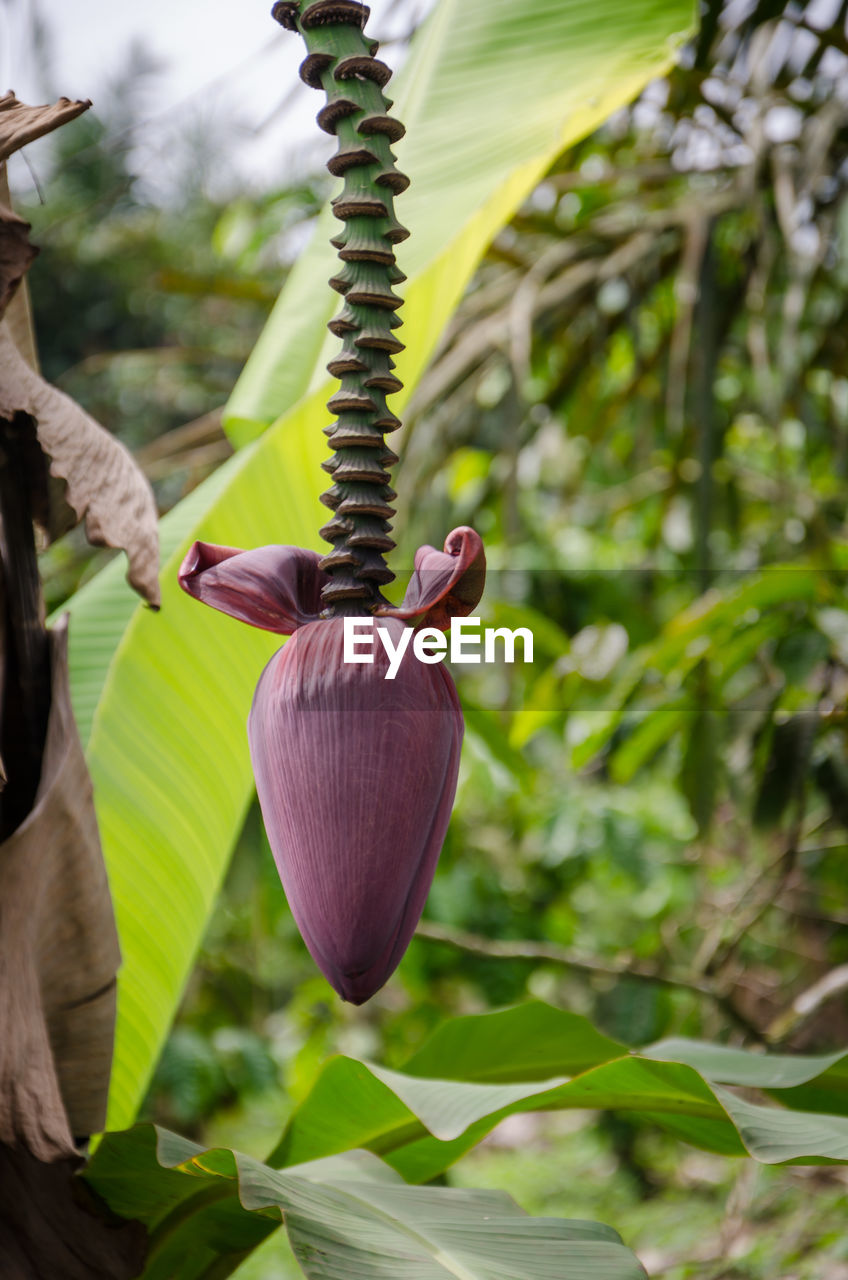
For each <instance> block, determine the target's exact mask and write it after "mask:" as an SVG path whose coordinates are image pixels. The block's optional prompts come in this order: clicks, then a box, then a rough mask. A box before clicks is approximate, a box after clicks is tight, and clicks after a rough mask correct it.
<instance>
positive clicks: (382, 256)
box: [273, 0, 409, 617]
mask: <svg viewBox="0 0 848 1280" xmlns="http://www.w3.org/2000/svg"><path fill="white" fill-rule="evenodd" d="M368 14H369V9H368V6H367V5H364V4H359V3H356V0H313V3H307V4H302V3H300V0H280V2H279V3H278V4H276V5H275V6H274V9H273V16H274V18H276V20H277V21H278V22H279V23H281V25H282V26H284V27H286V28H288V29H289V30H291V31H299V32H300V34H301V35H302V36H303V39H304V41H305V43H306V47H307V50H308V53H307V57H306V59H305V61H304V62H303V63H302V64H301V68H300V75H301V78H302V79H303V80H304V81H305V82H306V84H308V85H310V86H311V87H312V88H315V89H323V90H324V92H325V93H326V95H327V102H326V105H325V106H324V107H322V109H321V111H320V112H319V114H318V124H319V125H320V126H321V128H322V129H324V130H325V131H326V132H327V133H331V134H333V135H334V136H335V137H336V138H337V139H338V143H339V146H338V150H337V151H336V154H335V155H334V156H333V157H332V159H331V160H330V161H329V162H328V165H327V168H328V169H329V170H330V172H331V173H332V174H333V175H334V176H336V177H341V178H343V179H344V189H343V191H342V193H341V195H339V196H338V197H337V198H336V199H335V200H334V201H333V212H334V213H335V215H336V217H337V218H338V219H339V220H340V221H341V222H343V223H344V228H343V230H342V231H341V233H340V234H339V235H338V236H336V237H335V238H334V239H333V240H332V242H331V243H332V244H333V245H334V246H335V248H337V249H338V252H339V258H340V259H341V261H342V263H343V266H342V269H341V270H340V271H339V272H338V274H337V275H335V276H334V277H333V278H332V280H331V281H330V284H331V286H332V287H333V288H334V289H335V290H336V291H337V292H338V293H340V294H342V296H343V298H344V306H343V308H342V310H341V312H340V313H339V314H338V315H337V316H336V317H335V318H334V319H333V320H332V321H331V322H330V325H329V328H330V330H331V332H332V333H334V334H336V335H337V336H338V337H339V338H341V339H342V349H341V351H340V352H339V354H338V355H337V356H336V357H335V359H333V360H331V361H330V363H329V365H328V366H327V367H328V369H329V371H330V373H331V374H332V375H333V376H334V377H336V378H339V379H340V380H341V388H340V390H339V391H337V392H336V393H335V395H334V396H332V398H331V399H330V400H329V401H328V402H327V408H328V409H329V410H330V412H331V413H332V414H333V415H334V416H335V417H336V421H335V422H333V423H332V424H331V426H329V427H327V428H325V430H326V434H327V435H328V436H329V440H330V445H331V446H332V448H333V452H334V456H333V457H332V458H330V459H328V460H327V461H326V462H325V463H324V464H323V466H324V470H325V471H328V472H329V473H330V475H331V476H332V478H333V486H332V488H331V489H329V490H328V491H327V492H326V493H325V494H323V495H322V498H321V501H322V502H323V503H324V504H325V505H326V506H328V507H329V508H330V509H331V510H332V511H333V513H334V514H333V518H332V520H330V522H329V523H328V524H325V525H324V527H323V528H322V529H321V536H322V538H324V539H325V540H326V541H327V542H330V543H331V544H332V548H333V549H332V551H330V552H329V553H328V554H327V555H326V556H324V557H323V559H322V560H321V568H322V569H323V570H325V571H326V572H327V573H328V574H329V575H330V580H329V582H328V583H327V585H326V586H325V587H324V590H323V594H322V600H323V603H324V606H325V616H329V617H332V616H343V615H348V616H350V615H364V614H369V613H371V612H372V611H373V610H374V608H375V607H377V606H379V605H381V604H383V603H385V602H384V600H383V597H382V594H381V592H380V587H381V586H383V585H385V584H386V583H387V582H391V580H392V579H393V578H394V574H393V573H392V571H391V570H390V569H389V568H388V567H387V565H386V562H385V559H384V555H385V552H387V551H390V550H391V549H392V547H394V545H395V544H394V542H393V540H392V539H391V537H390V536H389V531H390V529H391V525H390V523H389V521H390V519H391V517H392V516H393V515H394V514H395V513H394V509H393V508H392V506H391V505H390V504H391V502H392V500H393V499H394V498H395V497H396V494H395V493H394V490H393V489H392V488H391V487H390V483H389V482H390V479H391V477H390V475H389V471H388V468H389V467H391V466H392V465H393V464H394V463H395V462H397V457H396V455H395V454H394V453H393V452H392V450H391V449H390V448H389V447H388V445H387V444H386V441H385V436H386V435H387V434H388V433H389V432H390V431H395V430H396V429H397V428H398V427H399V426H400V420H399V419H398V418H397V417H396V416H395V415H394V414H393V413H392V412H391V410H390V409H389V407H388V404H387V400H386V397H387V396H389V395H391V394H392V392H394V391H398V390H399V389H400V387H401V385H402V384H401V382H400V380H399V378H397V377H396V376H395V374H394V372H393V370H394V361H393V359H392V356H393V355H396V354H397V352H399V351H402V350H403V343H402V342H401V341H400V340H399V339H398V337H397V334H396V330H397V329H398V328H399V326H400V324H401V321H400V318H399V316H398V315H397V310H398V308H399V307H400V305H401V301H402V300H401V299H400V298H399V297H398V296H397V294H396V293H395V292H394V291H393V288H392V286H393V285H396V284H399V283H400V282H401V281H402V280H404V279H405V278H406V277H405V276H404V274H403V272H402V271H400V269H399V268H398V266H397V264H396V262H395V254H394V246H395V245H396V244H398V243H399V242H400V241H402V240H405V239H406V238H407V236H408V235H409V232H408V231H407V230H406V228H405V227H403V226H401V224H400V223H399V222H398V221H397V219H396V217H395V213H394V197H395V196H396V195H398V194H400V192H402V191H405V190H406V188H407V187H408V186H409V179H408V178H407V177H405V176H404V174H402V173H399V172H398V170H397V168H396V167H395V157H394V155H393V154H392V151H391V144H392V143H393V142H396V141H397V140H398V139H399V138H402V137H403V134H404V128H403V125H402V124H401V123H400V121H398V120H395V119H393V118H392V117H391V116H390V115H389V114H388V112H389V108H390V107H391V105H392V104H391V102H390V101H389V100H388V99H387V98H385V96H384V95H383V87H384V85H385V84H386V82H387V81H388V79H389V77H390V76H391V71H390V70H389V68H388V67H387V66H386V64H385V63H384V62H381V61H380V60H379V59H378V58H376V57H375V54H376V52H377V47H378V46H377V43H376V41H373V40H369V39H368V38H367V37H366V36H365V34H364V32H363V28H364V26H365V22H366V20H367V18H368Z"/></svg>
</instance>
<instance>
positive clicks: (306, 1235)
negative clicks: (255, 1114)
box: [85, 1125, 645, 1280]
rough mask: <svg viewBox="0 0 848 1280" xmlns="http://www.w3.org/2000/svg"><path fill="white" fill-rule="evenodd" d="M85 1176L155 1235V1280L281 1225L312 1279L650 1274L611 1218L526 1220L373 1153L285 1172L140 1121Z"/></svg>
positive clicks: (203, 1264)
mask: <svg viewBox="0 0 848 1280" xmlns="http://www.w3.org/2000/svg"><path fill="white" fill-rule="evenodd" d="M85 1176H86V1179H87V1181H88V1182H89V1183H90V1184H91V1185H92V1186H93V1187H94V1188H95V1190H96V1191H97V1192H98V1193H99V1194H100V1195H101V1196H102V1197H103V1198H104V1199H105V1201H106V1203H107V1204H108V1205H109V1206H110V1207H111V1208H112V1209H113V1210H114V1211H115V1212H116V1213H119V1214H121V1215H122V1216H124V1217H139V1218H140V1219H141V1220H142V1221H143V1222H144V1223H145V1225H146V1226H147V1227H148V1231H149V1232H150V1252H149V1255H148V1260H147V1265H146V1267H145V1270H144V1280H166V1278H170V1277H172V1276H174V1275H175V1274H178V1275H179V1276H180V1277H181V1280H201V1278H202V1277H212V1276H215V1277H216V1278H220V1277H223V1276H227V1275H230V1274H231V1272H232V1270H233V1269H234V1268H235V1267H236V1266H237V1265H238V1263H239V1262H240V1261H242V1259H243V1257H244V1256H245V1255H246V1254H247V1253H248V1252H249V1251H250V1250H251V1249H253V1248H254V1247H255V1246H256V1245H257V1244H258V1243H260V1242H261V1241H262V1240H263V1239H264V1238H265V1237H266V1236H267V1235H268V1234H269V1233H270V1232H272V1231H274V1230H275V1229H276V1228H277V1226H278V1225H279V1216H280V1214H281V1213H282V1215H283V1219H284V1221H285V1225H286V1230H287V1232H288V1236H289V1240H290V1242H291V1246H292V1249H293V1251H294V1254H295V1256H296V1257H297V1259H298V1261H299V1263H300V1264H301V1266H302V1268H303V1270H304V1272H305V1274H306V1275H307V1276H308V1277H310V1280H332V1278H333V1277H336V1276H339V1275H340V1274H344V1275H345V1276H346V1277H350V1280H355V1278H359V1277H361V1280H382V1278H385V1280H396V1277H397V1276H398V1274H399V1273H400V1272H401V1271H402V1270H403V1271H404V1272H405V1273H406V1274H410V1273H411V1272H412V1271H414V1274H415V1275H416V1276H420V1277H421V1280H441V1278H442V1277H454V1278H455V1280H484V1278H485V1280H518V1278H519V1277H520V1278H521V1280H554V1277H556V1278H557V1280H582V1277H584V1276H585V1275H586V1273H587V1270H588V1271H590V1272H591V1274H592V1275H593V1276H598V1277H599V1278H600V1280H638V1278H639V1277H643V1276H644V1274H645V1273H644V1271H643V1269H642V1267H641V1266H640V1265H639V1263H638V1262H637V1260H636V1259H635V1257H634V1256H633V1254H631V1253H630V1251H629V1250H628V1249H626V1248H625V1247H624V1246H623V1245H622V1244H621V1242H620V1240H619V1237H618V1236H617V1235H616V1233H615V1232H614V1231H612V1230H611V1229H610V1228H609V1227H604V1226H600V1225H599V1224H597V1223H591V1222H568V1221H565V1220H563V1219H557V1218H544V1219H536V1218H528V1217H526V1216H525V1215H524V1214H523V1212H522V1210H521V1209H519V1208H518V1206H517V1205H516V1204H515V1202H514V1201H513V1200H511V1199H510V1197H509V1196H506V1195H504V1194H502V1193H499V1192H491V1191H489V1192H478V1191H462V1190H449V1189H446V1188H440V1187H409V1186H406V1185H405V1184H404V1183H403V1182H402V1181H401V1179H400V1178H398V1176H397V1175H396V1174H393V1173H392V1171H391V1170H390V1169H389V1168H388V1167H387V1166H386V1165H384V1164H382V1162H381V1161H379V1160H377V1159H376V1158H374V1157H372V1156H368V1155H367V1153H365V1152H357V1153H355V1154H352V1155H349V1156H343V1157H339V1158H336V1159H330V1160H321V1161H316V1162H314V1163H308V1164H304V1165H301V1166H300V1167H297V1168H291V1169H289V1170H287V1171H286V1172H285V1173H279V1172H277V1171H275V1170H274V1169H271V1168H269V1167H268V1166H267V1165H263V1164H260V1163H259V1161H256V1160H252V1159H250V1157H248V1156H242V1155H239V1154H238V1153H236V1152H232V1151H220V1150H219V1151H204V1150H203V1148H202V1147H199V1146H197V1145H195V1144H194V1143H190V1142H187V1141H186V1140H185V1139H184V1138H180V1137H177V1135H176V1134H173V1133H168V1132H167V1131H166V1130H162V1129H156V1128H154V1127H153V1126H150V1125H138V1126H137V1127H136V1128H135V1129H132V1130H129V1131H127V1132H124V1133H117V1134H110V1135H108V1136H107V1137H106V1138H105V1139H104V1141H103V1142H102V1143H101V1145H100V1147H99V1149H98V1151H97V1154H96V1155H95V1157H94V1159H93V1160H92V1161H91V1162H90V1164H89V1166H88V1168H87V1170H86V1175H85Z"/></svg>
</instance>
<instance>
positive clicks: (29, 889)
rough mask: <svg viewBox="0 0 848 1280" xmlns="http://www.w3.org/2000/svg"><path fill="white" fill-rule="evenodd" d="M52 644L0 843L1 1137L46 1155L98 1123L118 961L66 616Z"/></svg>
mask: <svg viewBox="0 0 848 1280" xmlns="http://www.w3.org/2000/svg"><path fill="white" fill-rule="evenodd" d="M50 649H51V666H52V689H51V699H52V701H51V707H50V717H49V721H48V726H47V741H46V745H45V750H44V763H43V768H42V776H41V782H40V784H39V788H38V793H37V795H36V800H35V804H34V806H33V808H32V810H31V812H30V814H29V815H28V817H27V818H26V819H25V820H24V821H23V822H22V823H21V825H20V826H19V827H18V828H17V830H16V831H15V832H14V833H13V834H12V835H11V836H10V837H9V838H8V839H7V840H6V841H4V842H3V844H2V845H0V1143H2V1144H5V1145H6V1146H8V1147H10V1148H18V1147H23V1148H26V1149H27V1150H28V1151H30V1152H31V1153H32V1155H33V1156H35V1157H36V1159H38V1160H41V1161H44V1162H53V1161H56V1160H61V1159H63V1158H68V1157H71V1156H73V1155H74V1154H75V1147H74V1142H73V1135H78V1136H82V1135H87V1134H89V1133H94V1132H97V1131H99V1130H101V1129H102V1128H103V1126H104V1124H105V1119H106V1096H107V1092H108V1086H109V1071H110V1068H111V1061H112V1038H113V1034H114V1023H115V975H116V972H117V969H118V964H119V962H120V952H119V949H118V937H117V931H116V929H115V920H114V915H113V912H112V902H111V898H110V896H109V885H108V881H107V878H106V870H105V867H104V865H103V856H102V853H101V850H100V840H99V836H98V832H97V820H96V817H95V812H94V802H93V798H92V789H91V782H90V780H89V777H88V770H87V769H86V764H85V759H84V756H83V753H82V747H81V746H80V741H79V735H78V733H77V730H76V725H75V723H74V719H73V713H72V711H71V703H70V694H69V690H68V674H67V631H66V627H65V626H64V625H62V626H60V627H59V628H57V629H56V630H54V631H52V632H51V633H50Z"/></svg>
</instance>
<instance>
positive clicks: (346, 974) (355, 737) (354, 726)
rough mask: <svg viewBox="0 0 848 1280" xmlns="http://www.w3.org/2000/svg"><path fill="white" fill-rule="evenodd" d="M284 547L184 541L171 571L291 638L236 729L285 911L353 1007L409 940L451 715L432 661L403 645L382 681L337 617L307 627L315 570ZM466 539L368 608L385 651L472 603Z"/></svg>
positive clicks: (476, 570)
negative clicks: (241, 729)
mask: <svg viewBox="0 0 848 1280" xmlns="http://www.w3.org/2000/svg"><path fill="white" fill-rule="evenodd" d="M319 559H320V557H319V556H318V555H317V554H316V553H314V552H312V551H305V550H302V549H301V548H299V547H285V546H273V547H260V548H258V549H257V550H255V551H238V550H236V549H234V548H232V547H216V546H211V545H209V544H208V543H203V542H196V543H195V544H194V545H193V546H192V548H191V550H190V551H189V553H188V555H187V556H186V558H185V560H184V561H183V564H182V567H181V569H180V574H179V580H180V585H181V586H182V587H183V589H184V590H185V591H187V592H188V593H189V595H192V596H194V597H195V598H196V599H198V600H202V601H203V602H204V603H206V604H209V605H212V607H213V608H216V609H220V610H221V611H222V612H223V613H228V614H230V615H231V616H232V617H235V618H239V619H241V620H242V621H243V622H248V623H250V624H251V625H252V626H256V627H262V628H263V629H265V630H267V631H275V632H278V633H279V634H282V635H292V639H291V640H289V642H288V643H287V644H286V645H284V646H283V647H282V648H281V649H279V650H278V652H277V653H276V654H275V655H274V657H273V658H272V659H271V661H270V662H269V663H268V665H267V666H266V668H265V670H264V671H263V673H262V676H261V677H260V680H259V684H258V685H257V688H256V693H255V695H254V699H253V705H252V707H251V710H250V716H249V719H248V739H249V742H250V753H251V759H252V762H253V771H254V775H255V778H256V789H257V793H258V795H259V803H260V805H261V808H262V815H263V817H264V819H265V827H266V830H267V832H268V839H269V841H270V844H271V848H272V850H273V852H274V858H275V860H276V863H277V868H278V870H279V873H280V879H281V880H282V883H283V888H284V889H285V892H286V897H287V898H288V901H289V905H290V906H291V909H292V913H293V915H294V918H295V920H296V921H297V925H298V928H299V929H300V932H301V934H302V935H303V938H304V941H305V942H306V945H307V946H308V948H309V950H310V952H311V953H312V956H313V958H314V960H315V962H316V964H317V965H318V967H319V968H320V969H321V971H322V973H324V975H325V976H326V978H327V980H328V981H329V982H330V983H331V984H332V985H333V987H335V989H336V991H338V993H339V995H341V996H342V998H343V999H345V1000H350V1001H352V1002H353V1003H354V1004H362V1003H363V1002H364V1001H365V1000H367V999H369V997H370V996H372V995H373V994H374V992H375V991H377V990H378V989H379V988H380V987H381V986H382V985H383V983H384V982H385V981H386V980H387V979H388V977H389V976H390V975H391V974H392V973H393V972H394V970H395V968H396V967H397V965H398V964H399V962H400V960H401V957H402V956H403V953H404V951H405V950H406V948H407V946H408V944H409V940H410V938H411V937H412V934H413V932H414V931H415V926H416V925H417V923H418V920H419V917H420V915H421V912H422V910H423V907H424V902H425V899H426V897H427V893H428V891H429V888H430V884H431V882H432V879H433V873H434V872H435V869H436V863H437V861H438V857H439V853H440V851H441V847H442V842H443V841H444V837H445V832H446V830H447V826H448V820H449V818H450V812H451V806H452V804H453V798H454V793H455V791H456V779H457V773H458V770H459V754H460V747H461V744H462V734H463V721H462V712H461V709H460V705H459V699H458V697H457V693H456V688H455V686H454V683H453V680H452V678H451V676H450V674H449V672H448V671H447V670H446V669H445V667H444V666H443V664H441V663H439V664H437V665H425V664H423V663H421V662H419V661H418V660H417V659H416V658H415V657H414V656H413V654H412V652H411V648H409V649H407V652H406V654H405V656H404V658H403V661H402V662H401V664H400V667H399V669H398V671H397V675H396V676H395V678H394V679H392V680H387V679H385V674H386V669H387V667H388V658H387V656H386V653H385V650H384V648H383V646H382V645H380V644H375V645H374V649H373V657H374V661H373V662H372V663H350V662H345V661H344V660H343V629H344V619H343V618H340V617H339V618H328V619H323V618H321V616H320V614H321V607H322V605H321V590H322V587H323V586H324V584H325V583H326V582H327V581H328V576H327V574H326V573H324V572H323V571H322V570H321V569H320V568H319ZM484 577H485V557H484V553H483V546H482V543H481V541H480V538H479V536H478V535H477V534H476V533H475V532H474V531H473V530H472V529H467V528H461V529H455V530H454V531H453V533H451V534H450V535H449V537H448V538H447V540H446V542H445V549H444V551H436V550H435V549H434V548H433V547H422V548H421V549H420V550H419V551H418V553H417V554H416V557H415V572H414V574H413V576H412V579H411V581H410V584H409V587H408V589H407V592H406V595H405V597H404V601H403V604H402V605H401V606H400V607H399V608H394V607H391V606H384V607H383V608H382V609H380V610H378V611H377V617H378V618H379V619H381V621H380V625H381V626H383V627H385V628H387V629H388V631H389V632H390V633H391V636H392V638H393V639H394V641H395V643H397V638H398V636H399V635H400V633H401V632H402V631H403V629H404V625H405V624H406V623H407V622H411V623H412V624H413V625H414V626H415V627H416V628H417V627H421V626H427V627H437V628H439V629H441V630H446V629H447V628H448V627H449V626H450V623H451V619H452V618H454V617H457V616H465V615H467V614H469V613H470V612H471V610H472V609H473V608H474V607H475V605H476V604H477V602H478V601H479V599H480V596H481V594H482V590H483V582H484Z"/></svg>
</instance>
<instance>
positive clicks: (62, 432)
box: [0, 322, 159, 607]
mask: <svg viewBox="0 0 848 1280" xmlns="http://www.w3.org/2000/svg"><path fill="white" fill-rule="evenodd" d="M16 414H27V415H29V417H30V418H32V419H33V420H34V423H35V431H36V434H37V437H38V443H39V444H40V446H41V449H42V451H43V452H44V454H45V455H46V456H47V457H48V458H49V460H50V471H51V474H52V475H53V476H58V477H60V478H61V479H62V480H63V481H64V482H65V498H66V501H67V505H68V507H69V508H70V509H71V511H72V512H73V517H72V518H71V519H70V523H69V522H68V516H67V512H66V511H64V512H63V511H62V510H61V509H60V510H58V511H57V509H56V504H55V503H52V504H48V503H47V501H46V498H44V496H43V495H42V496H41V499H40V500H39V499H38V495H36V494H34V495H33V497H34V499H36V500H35V502H34V509H35V511H36V513H38V512H39V511H43V510H45V509H47V515H46V517H45V519H46V526H47V530H46V531H47V534H48V536H49V537H50V538H56V537H59V536H60V535H61V534H62V533H65V532H67V530H68V528H70V527H72V525H73V524H76V523H77V521H78V520H82V519H85V532H86V536H87V538H88V540H89V542H91V543H93V544H94V545H96V546H109V547H121V548H123V550H125V551H126V553H127V557H128V559H129V564H130V567H129V573H128V575H127V576H128V578H129V581H130V583H131V584H132V586H134V587H135V589H136V591H138V592H140V594H141V595H143V596H144V597H145V599H146V600H148V601H149V603H150V604H152V605H153V606H154V607H158V605H159V579H158V569H159V541H158V524H157V512H156V503H155V501H154V498H153V493H152V490H151V488H150V485H149V484H148V482H147V480H146V479H145V477H144V475H143V474H142V472H141V471H140V470H139V468H138V467H137V466H136V463H135V461H134V460H133V457H132V454H131V453H130V452H129V450H128V449H126V448H125V447H124V446H123V445H122V444H121V443H120V441H119V440H116V439H115V438H114V436H111V435H110V434H109V433H108V431H106V430H104V428H103V427H101V426H100V424H99V423H98V422H95V420H94V418H92V417H90V416H89V414H87V413H86V412H85V411H84V410H83V409H81V408H80V406H79V405H78V404H76V403H75V402H74V401H73V400H71V398H70V397H69V396H66V395H65V394H64V392H62V391H59V390H57V389H56V387H51V386H50V384H49V383H48V382H45V381H44V379H43V378H41V377H39V376H38V374H37V373H34V372H33V371H32V369H30V368H29V366H28V365H27V363H26V361H25V360H24V358H23V356H22V355H21V354H20V352H19V351H18V349H17V347H16V346H15V344H14V342H13V341H12V338H11V336H10V334H9V331H8V328H7V326H6V324H5V322H4V323H2V324H0V417H4V418H8V419H13V418H14V417H15V415H16Z"/></svg>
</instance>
